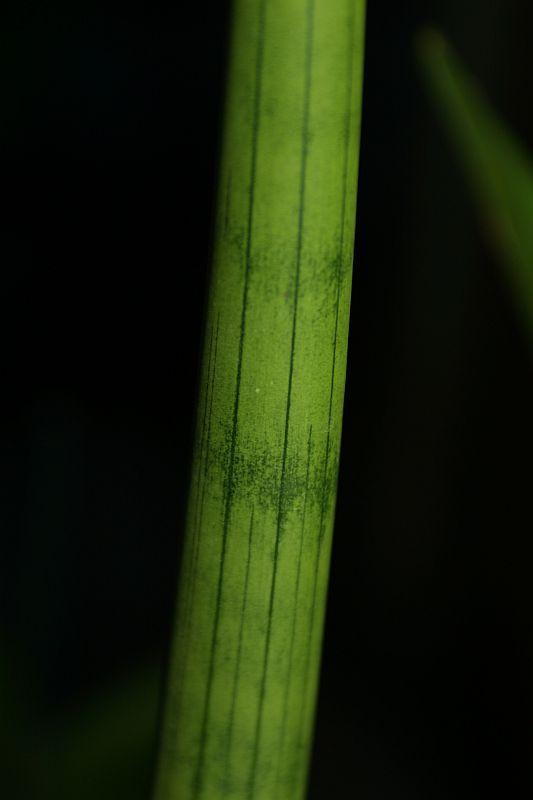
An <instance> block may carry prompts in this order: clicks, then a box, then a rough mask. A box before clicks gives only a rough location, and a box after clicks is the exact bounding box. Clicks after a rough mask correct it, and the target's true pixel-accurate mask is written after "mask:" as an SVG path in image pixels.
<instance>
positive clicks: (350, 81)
mask: <svg viewBox="0 0 533 800" xmlns="http://www.w3.org/2000/svg"><path fill="white" fill-rule="evenodd" d="M348 38H349V46H348V56H349V60H348V70H349V74H348V84H347V85H348V89H347V110H346V122H345V130H344V166H343V176H342V180H343V188H342V204H341V215H340V216H341V231H340V237H339V251H338V258H337V274H336V285H337V294H336V299H335V326H334V336H333V354H332V366H331V381H330V392H329V410H328V427H327V436H326V448H325V457H324V473H323V476H322V502H321V508H320V527H319V536H318V545H317V556H316V561H315V569H314V578H313V594H312V601H311V615H310V620H309V641H308V654H307V665H306V670H305V675H304V685H303V690H302V705H301V710H300V723H299V726H298V727H299V730H300V734H299V741H300V746H303V744H304V743H303V742H302V741H301V740H302V736H303V725H304V714H305V701H306V697H307V692H308V687H309V677H310V676H309V670H310V665H311V652H312V646H313V639H314V628H315V615H316V596H317V584H318V571H319V567H320V559H321V555H322V541H323V539H324V534H325V531H324V519H325V514H326V506H327V500H328V488H329V483H328V474H327V473H328V467H329V455H330V446H331V417H332V410H333V395H334V388H335V372H336V365H337V334H338V328H339V307H340V293H341V269H342V262H343V255H344V234H345V227H346V200H347V192H348V186H347V180H348V157H349V145H350V130H351V122H352V95H353V88H354V63H355V59H354V57H355V25H354V19H353V17H350V21H349V25H348Z"/></svg>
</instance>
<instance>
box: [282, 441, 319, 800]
mask: <svg viewBox="0 0 533 800" xmlns="http://www.w3.org/2000/svg"><path fill="white" fill-rule="evenodd" d="M312 436H313V426H312V425H310V426H309V439H308V442H307V467H306V472H305V494H304V507H303V512H302V527H301V529H300V548H299V551H298V566H297V570H296V586H295V587H294V614H293V617H292V627H291V640H290V645H289V663H288V666H287V678H286V680H285V693H284V697H283V714H282V718H281V738H280V743H279V747H278V751H279V756H278V777H277V780H276V785H279V782H280V778H281V775H280V769H281V761H282V758H283V749H284V747H285V737H286V735H287V714H288V709H289V692H290V688H291V685H292V667H293V664H292V659H293V654H294V641H295V638H296V620H297V617H298V595H299V592H300V578H301V572H302V553H303V543H304V534H305V519H306V515H307V496H308V493H309V468H310V465H311V450H312Z"/></svg>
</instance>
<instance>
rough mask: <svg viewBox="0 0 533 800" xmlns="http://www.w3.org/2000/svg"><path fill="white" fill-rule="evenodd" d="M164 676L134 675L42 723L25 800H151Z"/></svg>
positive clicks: (29, 757) (153, 671)
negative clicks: (36, 798) (149, 796)
mask: <svg viewBox="0 0 533 800" xmlns="http://www.w3.org/2000/svg"><path fill="white" fill-rule="evenodd" d="M159 694H160V670H159V668H158V667H156V666H155V665H146V666H143V667H136V668H135V669H134V671H132V673H131V674H130V675H127V676H124V677H123V678H122V679H120V680H117V681H115V682H114V683H113V684H112V685H110V686H109V687H107V688H106V689H103V690H100V691H99V692H95V693H94V694H92V695H91V696H89V697H87V698H86V699H85V700H84V701H83V702H80V704H79V706H78V707H77V708H76V709H75V710H71V711H69V713H68V715H66V716H63V717H60V718H57V719H53V720H46V721H42V722H41V723H40V724H38V725H37V727H36V729H35V730H34V732H33V736H30V737H28V740H27V741H26V743H25V748H26V758H25V761H26V763H27V766H28V769H27V771H26V782H27V784H29V785H28V787H27V790H26V793H25V795H24V796H28V797H40V798H43V800H48V798H50V800H52V798H53V800H63V798H64V799H65V800H67V798H73V797H75V798H76V800H94V798H98V800H145V798H146V797H147V796H148V794H149V788H150V780H151V772H152V768H153V759H154V755H155V747H156V722H157V714H158V705H159Z"/></svg>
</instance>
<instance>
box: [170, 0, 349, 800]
mask: <svg viewBox="0 0 533 800" xmlns="http://www.w3.org/2000/svg"><path fill="white" fill-rule="evenodd" d="M364 6H365V4H364V0H236V2H235V5H234V21H233V32H232V40H231V46H230V48H231V49H230V63H229V75H228V96H227V105H226V112H225V124H224V137H223V153H222V161H221V169H220V188H219V199H218V213H217V226H216V238H215V255H214V269H213V275H212V282H211V289H210V296H209V311H208V319H207V335H206V350H205V356H204V371H203V378H202V388H201V397H200V407H199V415H198V430H197V440H196V453H195V461H194V468H193V476H192V485H191V496H190V505H189V513H188V522H187V533H186V545H185V552H184V561H183V571H182V576H181V587H180V597H179V602H178V615H177V623H176V630H175V638H174V646H173V653H172V659H171V666H170V676H169V687H168V697H167V703H166V709H165V718H164V729H163V736H162V748H161V753H160V760H159V765H158V775H157V784H156V791H155V798H156V800H217V799H218V798H233V799H234V800H241V798H242V800H245V798H246V799H247V800H298V798H301V797H303V795H304V792H305V785H306V773H307V763H308V758H309V750H310V745H311V739H312V729H313V717H314V707H315V698H316V690H317V680H318V671H319V661H320V649H321V638H322V626H323V617H324V607H325V597H326V589H327V580H328V569H329V557H330V545H331V534H332V527H333V516H334V507H335V493H336V483H337V471H338V464H339V448H340V434H341V417H342V405H343V395H344V383H345V364H346V349H347V336H348V318H349V305H350V291H351V273H352V260H353V238H354V227H355V224H354V221H355V203H356V184H357V168H358V146H359V129H360V112H361V93H362V63H363V58H362V56H363V30H364V11H365V9H364Z"/></svg>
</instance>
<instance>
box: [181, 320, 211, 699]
mask: <svg viewBox="0 0 533 800" xmlns="http://www.w3.org/2000/svg"><path fill="white" fill-rule="evenodd" d="M215 337H216V340H217V342H218V324H217V328H216V334H215V329H214V328H212V329H211V336H210V338H209V351H208V359H207V385H206V390H205V402H204V413H203V420H202V431H201V434H200V455H199V459H198V474H197V478H196V498H195V505H194V515H193V516H194V527H193V536H192V543H191V556H190V566H189V569H188V570H187V575H188V582H187V596H186V598H185V603H184V620H183V627H184V636H183V639H184V642H185V657H184V661H183V669H181V670H180V676H181V678H180V682H179V686H178V688H177V692H176V694H177V701H176V702H177V709H178V712H179V709H180V707H181V696H182V692H183V683H184V680H185V674H186V671H187V656H188V651H189V648H188V647H187V643H188V641H189V632H190V626H191V617H192V609H193V605H194V594H195V588H196V586H195V584H196V562H197V550H198V543H199V539H200V525H201V522H200V519H201V513H200V508H201V506H202V505H203V502H204V492H203V491H202V489H203V485H204V484H205V474H204V480H202V468H201V465H202V459H203V454H204V445H205V443H206V439H207V440H208V438H209V434H207V436H206V428H207V421H208V408H209V399H210V393H211V397H212V385H213V382H214V378H213V380H212V378H211V364H212V358H213V339H214V338H215ZM209 422H210V419H209ZM207 447H209V445H208V444H207ZM204 463H205V462H204ZM178 712H177V713H178Z"/></svg>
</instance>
